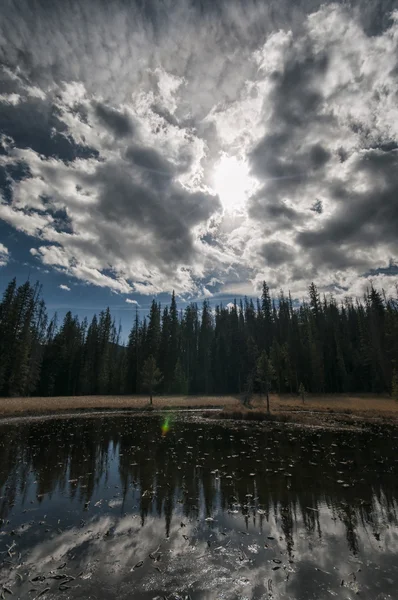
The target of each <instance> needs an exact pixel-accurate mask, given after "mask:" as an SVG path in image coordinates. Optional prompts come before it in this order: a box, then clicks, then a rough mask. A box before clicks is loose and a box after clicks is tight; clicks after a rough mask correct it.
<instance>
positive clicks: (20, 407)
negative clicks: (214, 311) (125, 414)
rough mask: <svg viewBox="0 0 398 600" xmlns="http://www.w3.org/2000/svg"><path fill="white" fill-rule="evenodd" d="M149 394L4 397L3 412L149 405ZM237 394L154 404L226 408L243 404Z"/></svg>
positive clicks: (162, 400) (166, 399) (160, 400)
mask: <svg viewBox="0 0 398 600" xmlns="http://www.w3.org/2000/svg"><path fill="white" fill-rule="evenodd" d="M148 404H149V399H148V396H57V397H48V398H46V397H35V398H0V415H4V416H5V415H21V414H25V413H29V414H39V413H52V412H67V411H71V410H72V411H73V410H95V409H98V410H101V409H114V410H117V409H119V410H120V409H135V410H139V409H146V408H148ZM239 404H240V403H239V400H238V399H237V398H234V397H233V396H222V397H219V396H154V398H153V408H154V409H157V408H165V407H168V408H209V407H217V408H223V407H225V406H227V407H228V406H239Z"/></svg>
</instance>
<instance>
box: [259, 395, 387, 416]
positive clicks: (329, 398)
mask: <svg viewBox="0 0 398 600" xmlns="http://www.w3.org/2000/svg"><path fill="white" fill-rule="evenodd" d="M270 404H271V410H272V411H292V410H300V411H301V410H305V411H329V412H330V411H335V412H350V411H351V412H353V413H362V412H365V413H370V412H376V413H378V414H380V413H394V414H396V415H397V416H398V402H397V401H396V400H393V399H392V398H390V397H388V396H374V395H371V394H358V395H357V394H355V395H354V394H352V395H350V394H347V395H346V394H329V395H326V394H325V395H323V396H319V395H311V394H308V395H306V396H305V402H304V404H303V402H302V400H301V398H300V397H298V396H291V395H280V396H279V395H276V394H271V396H270ZM252 405H253V407H255V408H263V407H264V408H265V406H266V400H265V398H260V397H259V396H256V397H255V399H254V401H253V402H252Z"/></svg>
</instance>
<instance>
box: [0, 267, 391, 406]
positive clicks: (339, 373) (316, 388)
mask: <svg viewBox="0 0 398 600" xmlns="http://www.w3.org/2000/svg"><path fill="white" fill-rule="evenodd" d="M121 340H122V338H121V328H120V327H117V325H116V323H115V319H114V318H113V317H112V315H111V312H110V309H109V308H106V309H105V310H103V311H101V312H100V313H99V315H94V317H93V319H92V320H91V322H90V323H89V322H88V321H87V319H83V320H80V319H79V318H78V317H77V316H74V315H72V313H71V312H67V313H66V315H65V317H64V319H63V322H62V323H61V324H58V323H57V316H56V315H55V316H54V317H52V318H51V319H49V318H48V315H47V311H46V305H45V302H44V299H43V298H42V293H41V286H40V284H39V283H36V284H32V283H31V282H30V281H27V282H26V283H23V284H22V285H20V286H17V283H16V280H15V279H13V280H12V281H10V283H9V284H8V286H7V288H6V290H5V292H4V294H3V298H2V301H1V303H0V395H1V396H28V395H34V396H64V395H67V396H69V395H91V394H101V395H102V394H137V393H142V392H143V391H145V389H146V388H147V387H148V383H147V381H146V380H145V379H146V375H145V369H144V365H145V364H146V365H148V364H151V365H153V368H156V370H157V371H156V372H157V373H158V377H157V386H156V391H157V392H159V393H163V394H234V393H242V392H244V391H245V390H247V389H248V388H249V389H250V390H252V391H262V390H261V381H259V377H258V371H259V367H258V365H259V361H260V362H261V361H262V362H263V363H264V364H266V365H267V372H268V373H269V381H267V385H269V387H270V389H271V390H273V391H275V392H278V393H286V392H289V393H298V392H299V390H300V389H303V388H304V389H305V390H306V391H308V392H312V393H344V392H372V393H392V394H393V395H395V394H396V393H397V390H398V376H397V368H398V294H397V297H395V298H393V297H389V298H387V297H386V296H385V294H384V293H383V292H382V291H378V290H377V289H375V288H374V287H373V286H372V287H371V288H370V289H368V291H367V292H366V293H365V294H364V296H363V298H362V299H361V300H359V299H356V300H353V299H352V298H346V299H345V300H344V302H342V303H338V302H337V301H336V300H335V299H334V298H333V296H332V295H330V296H328V297H326V296H323V297H321V295H320V294H319V292H318V290H317V287H316V285H315V284H314V283H311V285H310V286H309V289H308V297H307V298H306V299H305V300H304V301H302V302H301V303H300V304H297V303H296V302H293V301H292V298H291V297H290V294H289V295H288V296H286V295H285V294H284V293H283V292H282V291H281V292H280V294H279V295H278V297H276V298H272V297H271V295H270V291H269V288H268V286H267V284H266V283H265V282H264V283H263V287H262V295H261V298H258V299H257V300H256V301H253V300H252V299H248V298H245V299H244V300H241V301H240V302H239V303H238V302H236V301H235V302H234V303H233V304H230V305H228V306H227V307H225V306H222V305H218V306H216V307H215V308H212V307H211V305H210V303H209V301H208V300H205V301H204V302H203V304H202V305H200V306H199V305H198V304H197V303H195V302H192V303H190V304H188V305H187V306H186V308H185V309H184V310H180V311H179V310H178V308H177V303H176V298H175V294H174V293H173V295H172V297H171V301H170V304H169V305H166V306H163V307H162V306H161V305H160V303H158V302H157V301H156V300H153V301H152V304H151V307H150V311H149V315H148V317H146V318H144V319H143V320H140V319H139V318H138V311H136V314H135V318H134V320H133V323H132V327H131V331H130V333H129V336H128V341H127V343H126V344H124V343H122V341H121ZM148 361H149V363H148ZM264 361H266V362H264Z"/></svg>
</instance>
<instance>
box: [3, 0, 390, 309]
mask: <svg viewBox="0 0 398 600" xmlns="http://www.w3.org/2000/svg"><path fill="white" fill-rule="evenodd" d="M78 6H79V10H78V11H76V13H75V12H72V11H71V9H70V7H69V6H68V5H67V4H64V3H60V4H59V6H57V9H55V8H53V7H50V8H48V6H47V5H46V4H45V3H42V2H40V1H39V2H38V3H37V4H36V7H35V32H36V33H35V35H34V36H32V35H28V31H30V23H29V19H28V16H27V15H28V14H29V10H30V9H29V7H28V3H27V2H25V1H24V0H21V2H20V3H18V5H17V4H15V3H14V4H13V5H10V6H8V8H7V10H6V11H5V14H4V19H3V20H2V24H1V26H0V62H1V63H2V64H3V67H2V68H1V70H0V103H1V111H0V131H1V133H2V138H1V146H0V169H1V172H0V181H1V185H2V189H1V190H0V193H1V202H0V218H1V219H3V220H5V221H6V222H7V223H9V224H10V225H11V226H13V227H14V228H16V229H18V230H19V231H22V232H24V233H25V234H26V235H29V236H30V237H31V238H32V239H34V240H35V247H34V248H33V249H32V255H33V256H35V257H36V259H37V260H40V261H41V262H42V263H43V264H45V265H48V266H49V267H51V268H53V269H55V270H57V271H60V272H62V273H64V274H65V276H68V277H74V278H77V279H80V280H81V281H84V282H86V283H91V284H93V285H97V286H101V287H108V288H109V289H111V290H113V291H115V292H117V293H126V294H129V293H132V292H136V293H143V294H148V295H153V294H157V293H159V292H165V291H167V292H169V291H171V290H172V289H175V290H176V292H177V293H179V294H182V295H187V296H189V295H191V296H192V295H196V296H197V297H199V296H205V295H206V294H207V295H209V294H210V292H209V288H212V287H213V286H214V282H215V281H217V282H218V283H219V284H218V285H217V293H222V292H223V291H224V289H225V290H255V291H256V290H259V287H260V284H261V280H262V278H265V279H267V281H269V283H270V285H271V287H273V288H274V289H279V288H280V287H281V286H284V287H286V288H291V289H292V291H293V292H294V293H297V294H302V293H303V292H304V290H305V289H306V286H307V284H308V281H309V280H310V279H315V280H316V281H317V282H318V283H319V284H320V286H321V287H322V286H325V287H327V286H328V285H331V284H333V285H343V286H344V288H345V289H346V290H350V289H356V286H357V283H356V282H358V281H359V278H361V277H362V276H363V274H364V273H367V272H369V270H371V269H378V268H380V267H383V266H384V265H386V264H388V261H389V260H390V259H396V258H397V255H398V248H397V242H396V234H395V232H396V230H397V228H398V217H397V211H396V202H395V201H394V198H396V192H397V179H396V167H397V152H398V104H397V102H396V99H397V95H398V59H397V56H398V33H397V32H398V13H397V12H395V13H391V14H390V12H391V11H392V9H393V2H389V1H386V2H384V3H383V5H381V3H380V2H375V3H372V4H371V5H370V4H369V3H368V2H367V1H365V0H363V1H362V0H358V1H357V2H356V3H355V6H353V7H351V8H350V7H348V6H346V5H345V4H344V5H343V4H339V3H326V4H324V3H321V2H319V3H317V2H305V1H303V2H301V3H299V4H298V5H297V7H296V8H295V11H291V10H290V8H291V7H290V3H288V2H284V1H283V0H282V1H281V2H280V3H277V4H275V3H272V2H269V3H260V4H259V3H258V2H254V1H253V2H252V1H251V0H247V1H246V2H244V3H243V2H239V1H236V2H234V3H225V4H224V3H222V2H221V3H217V9H216V8H215V7H213V6H212V5H211V4H206V8H204V9H200V7H199V3H190V2H183V1H181V2H179V1H177V2H174V3H173V4H172V5H171V4H170V3H169V2H168V1H166V2H164V3H161V4H159V3H152V2H149V3H148V6H147V9H146V11H142V10H140V8H139V4H138V3H137V4H135V3H130V4H129V5H128V6H127V5H126V4H125V3H123V2H120V3H119V2H118V1H116V2H115V3H114V4H113V9H112V13H109V10H107V9H106V8H105V6H106V5H105V4H102V3H101V2H99V3H95V5H94V3H91V2H90V1H89V0H87V1H86V2H84V3H83V2H81V3H78ZM171 7H172V8H171ZM100 31H101V32H102V33H101V35H99V32H100ZM83 40H84V42H83ZM224 155H226V156H228V157H233V158H234V160H233V161H230V163H229V164H235V163H236V161H243V163H244V164H247V163H248V164H249V165H250V173H251V177H252V179H253V180H254V181H255V184H256V186H255V187H256V191H255V193H253V194H252V196H251V197H250V198H248V200H247V204H246V205H245V206H240V207H239V211H236V214H235V215H233V216H232V215H231V214H227V213H226V212H224V213H223V211H222V207H221V204H220V200H219V198H218V196H217V195H216V194H215V193H214V191H213V190H212V189H211V183H212V181H213V180H214V168H215V165H217V164H218V163H219V162H220V157H221V156H224ZM234 161H235V163H234ZM226 176H227V175H226ZM238 212H239V214H238ZM32 246H33V244H32ZM211 282H213V284H212V283H211ZM234 293H239V292H235V291H234Z"/></svg>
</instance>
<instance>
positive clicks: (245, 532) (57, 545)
mask: <svg viewBox="0 0 398 600" xmlns="http://www.w3.org/2000/svg"><path fill="white" fill-rule="evenodd" d="M397 475H398V431H397V430H392V429H389V430H376V431H374V432H373V433H363V432H353V431H350V432H347V431H345V432H343V431H340V432H332V431H321V430H308V429H298V428H294V429H293V428H287V427H271V428H270V427H269V426H267V425H257V426H256V425H253V424H251V425H249V426H245V425H239V427H233V426H232V427H231V426H230V425H225V424H222V425H221V424H208V423H204V422H203V421H202V422H201V421H200V420H196V422H194V421H190V420H189V419H182V418H180V419H174V420H173V419H172V418H169V419H165V418H161V417H158V416H157V417H155V416H151V417H139V416H134V417H132V416H109V415H108V416H102V417H74V418H69V419H59V418H54V419H46V420H30V421H29V420H26V421H22V422H21V421H20V422H18V423H17V422H14V423H12V422H9V423H8V424H6V423H4V424H0V597H2V594H3V596H4V597H7V598H8V597H9V598H13V597H14V598H38V597H40V598H44V599H47V598H48V599H50V598H65V599H67V598H84V599H91V598H92V599H98V600H100V599H101V600H102V599H110V598H134V599H137V600H141V599H153V598H162V599H163V598H168V599H169V600H175V599H177V598H191V599H192V600H194V599H199V598H200V599H202V598H203V599H209V600H210V599H235V598H236V599H238V598H240V599H243V598H247V599H260V598H261V599H271V598H273V599H275V600H276V599H291V600H310V599H314V600H323V599H330V598H342V599H351V598H357V597H359V598H366V599H369V600H385V599H387V598H392V599H397V598H398V511H397V508H398V507H397V497H398V477H397ZM10 592H12V593H13V594H14V596H11V595H10Z"/></svg>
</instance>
